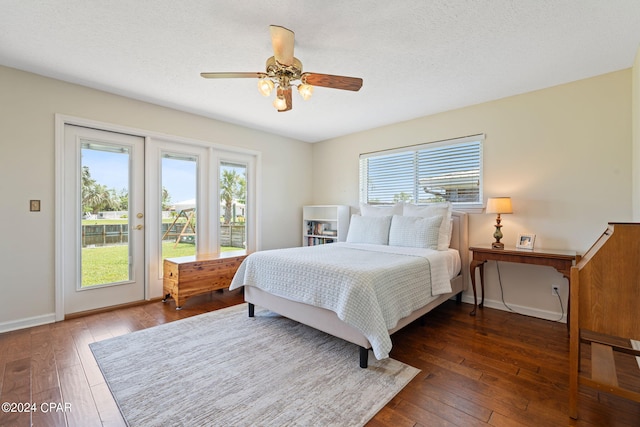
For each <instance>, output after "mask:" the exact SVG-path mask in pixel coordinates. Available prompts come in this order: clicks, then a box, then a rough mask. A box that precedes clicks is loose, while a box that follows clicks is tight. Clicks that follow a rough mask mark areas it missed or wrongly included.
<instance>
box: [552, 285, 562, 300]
mask: <svg viewBox="0 0 640 427" xmlns="http://www.w3.org/2000/svg"><path fill="white" fill-rule="evenodd" d="M551 295H553V296H554V297H555V296H558V295H560V288H559V287H558V285H551Z"/></svg>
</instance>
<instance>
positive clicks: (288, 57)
mask: <svg viewBox="0 0 640 427" xmlns="http://www.w3.org/2000/svg"><path fill="white" fill-rule="evenodd" d="M269 31H270V32H271V45H272V46H273V56H274V57H275V58H276V61H278V63H280V64H282V65H293V42H294V33H293V31H291V30H289V29H287V28H284V27H281V26H279V25H271V26H269Z"/></svg>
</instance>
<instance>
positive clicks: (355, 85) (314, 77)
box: [301, 73, 362, 92]
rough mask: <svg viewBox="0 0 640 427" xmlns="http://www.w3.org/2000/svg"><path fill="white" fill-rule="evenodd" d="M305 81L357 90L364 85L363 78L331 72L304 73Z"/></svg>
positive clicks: (335, 87)
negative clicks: (337, 74)
mask: <svg viewBox="0 0 640 427" xmlns="http://www.w3.org/2000/svg"><path fill="white" fill-rule="evenodd" d="M301 80H302V82H303V83H307V84H310V85H311V86H322V87H330V88H332V89H343V90H352V91H354V92H357V91H359V90H360V88H361V87H362V79H361V78H359V77H346V76H333V75H331V74H317V73H304V74H302V78H301Z"/></svg>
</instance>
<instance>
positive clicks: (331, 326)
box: [244, 211, 469, 368]
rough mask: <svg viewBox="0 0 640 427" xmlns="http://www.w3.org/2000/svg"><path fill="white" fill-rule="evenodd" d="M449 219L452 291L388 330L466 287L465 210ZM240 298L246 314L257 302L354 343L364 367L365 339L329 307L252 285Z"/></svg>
mask: <svg viewBox="0 0 640 427" xmlns="http://www.w3.org/2000/svg"><path fill="white" fill-rule="evenodd" d="M451 219H452V232H451V244H450V247H451V248H452V249H457V250H458V251H459V253H460V260H461V267H460V274H458V276H456V277H454V278H453V279H452V280H451V288H452V292H451V293H447V294H442V295H439V296H438V297H437V298H435V299H434V300H433V301H432V302H430V303H428V304H427V305H426V306H424V307H422V308H419V309H418V310H416V311H414V312H413V313H411V314H409V315H408V316H407V317H405V318H403V319H400V320H399V321H398V324H397V325H396V326H395V327H394V328H393V329H391V330H389V334H393V333H394V332H396V331H398V330H400V329H402V328H403V327H405V326H406V325H408V324H410V323H411V322H413V321H415V320H417V319H419V318H420V317H422V316H423V315H425V314H426V313H428V312H429V311H431V310H433V309H434V308H435V307H437V306H438V305H440V304H442V303H443V302H445V301H447V300H448V299H450V298H451V297H452V296H454V295H455V296H456V298H457V299H458V301H460V300H461V298H460V294H461V293H462V292H463V291H465V290H466V289H467V275H466V274H465V271H466V270H467V266H468V265H469V256H468V255H469V240H468V233H469V220H468V216H467V214H466V213H464V212H458V211H453V213H452V218H451ZM244 299H245V301H246V302H248V303H249V316H252V315H253V310H254V306H256V305H257V306H260V307H263V308H267V309H268V310H271V311H274V312H276V313H278V314H280V315H282V316H284V317H288V318H289V319H293V320H295V321H297V322H300V323H302V324H305V325H308V326H311V327H313V328H316V329H318V330H321V331H323V332H326V333H328V334H331V335H333V336H336V337H338V338H341V339H343V340H345V341H349V342H351V343H354V344H356V345H358V346H359V347H360V367H361V368H366V367H367V361H368V350H369V349H370V348H371V344H370V343H369V340H368V339H367V337H365V336H364V335H363V334H362V332H360V331H359V330H357V329H356V328H354V327H353V326H351V325H349V324H347V323H345V322H344V321H342V320H341V319H339V318H338V316H337V315H336V313H334V312H333V311H330V310H327V309H324V308H321V307H316V306H313V305H309V304H305V303H301V302H297V301H292V300H290V299H287V298H283V297H279V296H277V295H273V294H270V293H268V292H266V291H263V290H261V289H259V288H257V287H255V286H245V287H244Z"/></svg>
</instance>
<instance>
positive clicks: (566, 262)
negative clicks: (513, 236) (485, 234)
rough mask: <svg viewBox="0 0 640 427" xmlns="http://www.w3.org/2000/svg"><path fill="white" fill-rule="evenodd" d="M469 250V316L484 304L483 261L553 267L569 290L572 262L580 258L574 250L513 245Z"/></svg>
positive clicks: (486, 246)
mask: <svg viewBox="0 0 640 427" xmlns="http://www.w3.org/2000/svg"><path fill="white" fill-rule="evenodd" d="M469 250H470V251H471V252H472V256H471V264H470V266H469V269H470V272H471V285H472V286H473V310H472V311H471V313H469V314H470V315H471V316H475V315H476V308H477V307H480V308H482V307H483V305H484V263H485V262H487V261H505V262H516V263H520V264H534V265H542V266H548V267H553V268H555V269H556V270H558V272H559V273H560V274H562V275H563V276H564V277H566V279H567V280H568V281H569V290H571V277H570V276H571V273H570V272H571V266H572V265H573V263H574V262H576V263H577V262H578V261H579V260H580V255H577V254H576V253H575V252H574V251H565V250H546V249H516V248H515V247H507V246H505V248H504V249H493V248H492V247H491V245H490V244H487V245H476V246H471V247H470V248H469ZM478 267H479V268H480V288H481V291H482V300H480V304H478V297H477V294H476V268H478ZM568 307H569V304H567V326H568V324H569V312H568Z"/></svg>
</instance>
